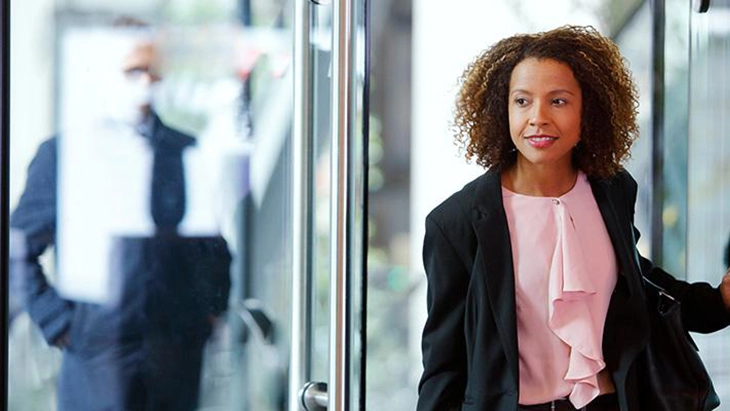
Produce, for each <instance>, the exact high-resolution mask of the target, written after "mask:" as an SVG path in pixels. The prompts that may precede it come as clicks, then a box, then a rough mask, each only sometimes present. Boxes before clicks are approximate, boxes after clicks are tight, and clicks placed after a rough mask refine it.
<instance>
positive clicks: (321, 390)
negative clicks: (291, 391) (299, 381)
mask: <svg viewBox="0 0 730 411" xmlns="http://www.w3.org/2000/svg"><path fill="white" fill-rule="evenodd" d="M299 399H300V401H301V405H302V408H303V409H304V410H305V411H326V410H327V406H328V404H329V395H328V394H327V383H324V382H315V381H310V382H308V383H306V384H304V386H303V387H302V389H301V390H300V391H299Z"/></svg>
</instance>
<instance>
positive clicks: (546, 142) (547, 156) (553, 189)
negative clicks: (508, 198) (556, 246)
mask: <svg viewBox="0 0 730 411" xmlns="http://www.w3.org/2000/svg"><path fill="white" fill-rule="evenodd" d="M509 99H510V101H509V103H508V105H507V107H508V113H509V124H510V136H511V137H512V143H513V144H514V145H515V148H516V149H517V152H518V154H517V163H516V164H515V167H513V168H511V169H509V170H506V171H505V173H504V185H505V187H507V188H509V189H510V190H512V191H516V192H518V193H523V194H530V195H542V196H559V195H562V194H565V193H566V192H568V190H570V188H571V187H572V186H573V183H574V182H575V169H574V167H573V160H572V152H573V148H574V147H575V146H576V144H578V142H579V141H580V132H581V130H580V116H581V109H582V101H583V100H582V99H583V97H582V95H581V89H580V85H579V84H578V81H576V79H575V76H573V70H571V68H570V66H568V65H567V64H564V63H561V62H560V61H558V60H552V59H542V60H538V59H535V58H528V59H525V60H523V61H522V62H521V63H519V64H518V65H517V66H515V68H514V70H512V79H511V80H510V92H509ZM536 173H538V174H542V175H545V173H550V174H551V178H550V181H549V182H546V183H543V184H541V187H537V186H535V185H533V184H530V182H531V181H533V180H534V179H535V178H536V177H537V175H535V174H536ZM518 176H522V177H525V178H523V179H521V180H517V178H516V177H518ZM548 185H549V186H548ZM541 188H544V189H546V190H547V191H543V190H541Z"/></svg>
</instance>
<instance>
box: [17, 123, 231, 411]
mask: <svg viewBox="0 0 730 411" xmlns="http://www.w3.org/2000/svg"><path fill="white" fill-rule="evenodd" d="M150 133H151V134H150V136H148V137H149V138H150V139H151V140H154V141H155V142H156V144H158V146H162V147H164V149H166V150H171V151H174V150H177V151H179V152H181V151H183V150H186V149H188V148H190V147H193V146H194V144H195V139H193V138H192V137H190V136H188V135H185V134H183V133H180V132H178V131H175V130H173V129H171V128H169V127H167V126H165V125H164V124H162V122H161V121H160V120H159V118H157V117H156V116H154V117H153V119H152V128H151V131H150ZM59 138H63V137H59ZM57 158H58V138H52V139H49V140H47V141H46V142H44V143H43V144H42V145H41V146H40V147H39V149H38V152H37V154H36V156H35V157H34V159H33V160H32V162H31V164H30V166H29V168H28V178H27V183H26V188H25V191H24V192H23V194H22V196H21V198H20V200H19V202H18V205H17V207H16V209H15V210H14V212H13V213H12V215H11V220H10V224H11V229H12V230H13V232H14V233H15V235H14V236H13V238H15V239H18V238H20V239H23V242H24V244H15V246H14V248H15V249H16V250H17V249H19V248H20V249H23V250H24V253H23V255H22V257H21V258H18V257H17V256H16V257H15V258H13V259H12V260H11V269H12V271H11V272H12V273H13V274H12V275H13V276H20V277H22V278H20V279H19V280H18V279H16V282H17V283H20V284H22V285H21V287H20V288H21V290H20V294H22V297H23V302H24V306H25V309H26V310H27V312H28V313H29V315H30V317H31V319H32V320H33V322H34V323H35V324H36V325H37V326H38V327H39V328H40V330H41V331H42V333H43V336H44V337H45V339H46V340H47V341H48V342H49V343H50V344H55V343H58V341H59V339H61V338H63V339H66V340H68V342H69V345H68V346H67V347H65V348H64V351H63V362H62V366H61V373H60V376H59V381H58V404H59V409H60V410H61V411H64V410H74V411H86V410H154V409H170V410H193V409H195V408H196V402H197V393H198V384H199V377H200V366H201V360H202V350H203V347H204V344H205V341H206V339H207V338H208V337H209V336H210V333H211V329H212V320H213V318H215V317H216V316H218V315H220V314H221V313H222V312H223V311H224V310H225V307H226V305H227V300H228V294H229V287H230V278H229V267H230V261H231V256H230V253H229V251H228V247H227V244H226V242H225V240H224V239H223V238H222V237H219V236H218V237H194V238H183V237H179V236H177V235H170V234H166V235H154V236H150V237H124V238H116V239H114V245H113V247H112V250H113V251H112V256H111V257H110V260H111V261H112V263H111V264H112V267H110V275H111V276H112V277H113V283H114V284H116V285H118V286H119V288H120V289H118V290H113V291H116V292H119V293H120V299H119V300H118V304H103V305H102V304H92V303H86V302H76V301H69V300H67V299H64V298H62V297H61V296H60V295H59V294H58V292H57V291H56V289H55V288H54V287H53V286H52V284H51V283H49V280H48V278H47V277H46V275H45V273H44V272H43V269H42V267H41V265H40V264H39V261H38V258H39V256H40V255H41V254H42V253H43V252H44V251H45V250H46V249H47V248H48V247H49V246H51V245H52V244H54V243H55V238H56V217H57V191H56V187H57ZM134 166H135V165H134V164H130V167H134ZM112 180H113V179H112ZM109 218H114V216H109ZM16 254H17V253H16Z"/></svg>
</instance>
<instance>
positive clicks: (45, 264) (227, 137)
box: [2, 0, 367, 411]
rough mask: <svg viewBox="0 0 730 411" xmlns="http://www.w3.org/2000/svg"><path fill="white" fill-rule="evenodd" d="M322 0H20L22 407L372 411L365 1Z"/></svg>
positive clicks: (16, 201) (14, 56)
mask: <svg viewBox="0 0 730 411" xmlns="http://www.w3.org/2000/svg"><path fill="white" fill-rule="evenodd" d="M320 3H322V4H320ZM323 3H325V2H317V3H316V4H315V2H309V1H301V0H297V1H294V0H292V1H286V0H282V1H275V2H271V1H267V0H218V1H214V2H209V1H192V2H190V1H185V2H183V1H171V2H140V1H133V2H127V3H125V5H121V4H120V3H117V2H110V1H105V0H84V1H80V2H73V4H71V3H70V2H67V1H62V0H42V1H39V2H33V4H30V3H28V4H26V3H22V2H21V3H17V4H13V10H12V16H11V24H10V30H11V39H12V43H11V48H10V58H11V60H10V61H11V64H10V68H11V70H10V77H11V83H12V84H13V87H12V90H11V91H10V101H11V103H12V104H11V107H12V108H11V110H10V118H11V120H12V121H11V124H12V128H11V130H10V133H9V135H10V138H9V140H10V141H9V146H10V165H9V169H8V171H9V175H10V189H9V196H8V198H3V201H5V202H6V204H7V205H9V208H10V225H11V227H10V230H9V233H8V236H9V237H8V238H9V239H10V245H11V257H10V259H9V266H10V270H9V279H10V281H9V284H8V285H9V287H6V288H5V289H7V290H8V291H7V292H8V297H9V299H10V307H11V312H10V316H9V331H8V339H7V343H8V353H9V355H8V356H9V365H8V374H9V375H10V378H9V382H8V387H7V390H8V396H7V401H8V404H9V409H10V410H38V409H44V410H55V409H59V410H84V409H100V408H103V407H117V409H134V410H145V409H149V410H153V409H174V410H256V411H268V410H285V409H286V410H290V411H291V410H297V409H300V408H301V399H300V397H299V392H298V391H299V388H300V387H301V386H302V385H303V384H304V383H306V382H307V381H322V382H325V383H330V380H331V378H332V375H339V376H341V377H342V380H341V381H340V382H339V383H338V384H335V385H338V386H339V387H340V391H338V392H340V394H337V395H338V397H337V398H341V399H342V400H341V401H342V402H341V403H342V404H343V405H342V406H339V407H333V408H332V409H355V408H356V407H357V406H358V404H359V403H360V400H359V398H360V395H359V393H360V389H359V381H360V378H350V374H351V373H359V372H361V369H362V368H361V366H360V364H361V361H362V355H361V353H360V351H358V352H356V353H355V352H354V351H353V344H359V346H360V347H362V346H363V345H362V343H360V342H359V341H361V336H362V335H363V334H362V332H361V330H359V329H355V328H354V327H361V322H360V321H359V316H360V315H361V314H362V312H363V311H362V310H363V309H362V303H363V301H364V300H363V298H361V295H362V293H363V292H364V289H363V288H362V287H361V284H362V278H363V275H364V274H363V273H364V270H363V258H362V256H363V255H364V241H363V240H362V239H363V238H364V237H363V235H364V220H363V215H364V214H363V210H364V207H365V199H364V191H362V188H363V187H364V178H365V174H364V167H363V165H364V164H365V160H364V149H363V147H364V144H365V142H364V135H365V134H364V133H363V130H362V129H360V128H358V127H359V126H357V124H361V123H359V119H360V118H362V116H363V113H364V112H365V111H364V110H365V107H366V106H365V99H364V95H365V93H364V90H365V89H364V84H365V79H366V78H367V76H366V73H367V71H366V69H365V59H364V58H363V56H364V50H365V49H364V44H365V38H366V36H365V35H364V33H365V21H364V16H365V14H364V11H365V2H364V1H352V2H342V3H344V4H345V5H346V7H347V9H346V10H347V13H345V14H342V13H341V14H340V15H339V16H336V13H339V12H341V10H342V9H341V7H343V5H342V4H339V3H338V4H323ZM304 5H306V8H303V7H304ZM302 10H305V12H306V14H305V19H303V20H302V19H299V15H298V14H297V13H300V12H301V11H302ZM343 16H349V17H343ZM304 20H306V22H307V27H306V36H304V37H302V36H300V35H299V34H297V32H296V30H297V29H299V28H300V27H299V26H297V25H298V24H300V23H301V21H304ZM297 22H299V23H297ZM333 28H336V29H337V30H339V31H337V30H333ZM335 32H338V33H340V37H339V39H340V40H339V42H337V41H335V40H333V39H334V36H335ZM348 33H358V35H356V36H352V35H350V34H348ZM333 44H339V45H340V47H341V48H340V50H345V49H346V50H349V51H347V52H346V53H345V54H344V56H346V57H341V56H343V54H342V53H341V52H339V53H335V52H333V47H332V45H333ZM355 53H359V54H357V56H358V57H357V58H356V54H355ZM302 58H304V60H305V61H302ZM339 58H346V59H348V60H347V64H346V65H345V69H344V70H340V72H339V74H337V75H333V70H334V69H335V67H337V64H335V63H333V61H337V59H339ZM305 78H306V81H305V83H307V84H308V87H309V90H310V91H309V92H306V93H301V92H300V91H296V90H298V89H297V87H298V86H297V84H300V83H302V81H301V80H302V79H305ZM297 79H298V80H297ZM335 80H336V81H335ZM333 82H334V83H333ZM333 84H339V85H340V86H339V87H340V88H339V90H340V91H342V90H344V89H347V90H350V91H349V92H348V94H347V95H348V100H347V102H346V104H341V105H340V106H338V107H340V108H339V112H340V113H347V117H346V118H344V117H342V115H341V114H340V115H339V116H338V115H334V114H333V113H334V111H333V107H336V106H335V105H334V104H333V102H332V101H333V98H332V96H333V94H332V93H333V90H335V87H334V86H333ZM343 84H346V86H344V87H345V88H342V87H343V86H342V85H343ZM293 85H294V87H293ZM4 92H5V93H7V90H4ZM302 114H304V116H305V118H306V120H302ZM298 116H299V117H298ZM337 118H338V119H341V120H335V119H337ZM343 118H344V120H342V119H343ZM336 121H340V122H341V123H339V124H344V126H340V132H339V133H335V132H333V129H334V128H335V127H334V126H333V125H334V124H337V123H336ZM3 138H4V139H5V138H7V136H6V135H4V136H3ZM5 141H7V140H5ZM333 142H336V144H337V147H340V148H342V147H344V151H340V154H339V156H338V157H337V159H338V160H337V162H335V161H334V160H333V158H335V157H334V155H333V154H332V152H333V151H334V150H333V148H332V147H333ZM300 155H304V157H300ZM333 170H334V171H333ZM3 171H5V170H3ZM333 187H340V188H344V190H341V191H337V192H335V191H333V190H334V188H333ZM335 198H336V199H337V200H334V199H335ZM335 215H339V216H340V219H339V220H337V219H336V217H335ZM343 216H344V217H343ZM2 217H3V219H4V218H5V217H6V216H5V215H3V216H2ZM333 227H337V229H338V230H339V231H337V232H336V231H335V230H334V228H333ZM335 233H336V235H335ZM335 238H336V240H335ZM335 244H337V245H336V246H335ZM333 256H338V258H339V259H338V260H337V261H339V262H340V263H341V262H343V261H344V262H346V263H345V264H339V265H338V264H337V263H335V259H334V257H333ZM297 273H299V274H297ZM302 279H304V280H305V281H302ZM333 285H335V288H336V291H337V293H333V292H332V289H333ZM335 302H337V303H338V304H339V306H337V307H338V308H333V307H334V306H333V304H334V303H335ZM334 312H340V313H344V314H343V315H342V316H341V317H340V318H341V319H343V320H342V321H339V322H335V321H333V320H331V319H330V317H331V314H332V313H334ZM340 327H346V329H344V328H340ZM334 335H340V336H345V337H346V338H345V339H340V340H339V342H338V344H340V345H339V346H337V348H335V344H334V343H333V341H335V339H334V337H332V336H334ZM302 347H304V348H303V349H302ZM358 349H359V348H358ZM332 353H336V355H341V353H345V354H344V356H341V357H340V362H339V363H338V364H340V366H341V367H345V368H343V369H344V370H345V375H342V374H335V373H333V372H332V371H331V368H332V367H333V366H334V364H335V361H333V360H332V359H331V358H332V355H333V354H332ZM294 374H297V377H296V378H295V377H294ZM300 375H301V376H303V377H302V378H300V377H299V376H300ZM343 381H344V384H347V386H343ZM329 385H330V387H332V386H333V384H331V383H330V384H329Z"/></svg>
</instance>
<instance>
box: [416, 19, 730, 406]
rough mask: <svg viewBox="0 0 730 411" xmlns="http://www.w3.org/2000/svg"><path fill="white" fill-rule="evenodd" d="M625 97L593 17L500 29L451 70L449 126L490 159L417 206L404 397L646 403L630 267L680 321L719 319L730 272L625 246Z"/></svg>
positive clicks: (628, 199) (629, 226) (689, 324)
mask: <svg viewBox="0 0 730 411" xmlns="http://www.w3.org/2000/svg"><path fill="white" fill-rule="evenodd" d="M636 107H637V93H636V88H635V86H634V83H633V81H632V80H631V74H630V73H629V71H628V69H627V67H626V65H625V63H624V59H623V57H622V56H621V54H620V52H619V50H618V48H617V47H616V45H615V44H614V43H613V42H612V41H611V40H609V39H608V38H606V37H604V36H603V35H601V34H600V33H598V32H597V31H596V30H594V29H593V28H591V27H575V26H564V27H560V28H557V29H554V30H551V31H547V32H543V33H537V34H526V35H515V36H512V37H508V38H506V39H504V40H501V41H499V42H497V43H496V44H495V45H494V46H492V47H491V48H489V49H488V50H486V51H485V52H484V53H482V54H481V55H480V56H478V57H477V59H476V60H475V61H474V62H473V63H472V64H471V65H470V66H469V67H468V68H467V70H466V71H465V72H464V75H463V77H462V88H461V90H460V94H459V96H458V100H457V107H456V124H457V126H458V127H459V128H458V130H457V137H456V138H457V141H459V142H461V143H463V144H464V145H465V146H466V156H467V158H472V157H476V158H477V162H478V163H479V164H480V165H482V166H484V167H485V168H487V169H488V170H487V171H486V173H484V174H483V175H482V176H480V177H478V178H477V179H475V180H474V181H472V182H471V183H469V184H467V185H466V186H464V188H463V189H461V190H460V191H458V192H456V193H455V194H453V195H452V196H451V197H449V198H448V199H446V200H445V201H444V202H442V203H441V204H440V205H439V206H437V207H436V208H435V209H434V210H433V211H432V212H431V213H430V214H429V215H428V216H427V217H426V234H425V239H424V245H423V259H424V266H425V269H426V276H427V279H428V299H427V302H428V319H427V321H426V324H425V327H424V330H423V337H422V347H423V365H424V371H423V374H422V377H421V381H420V384H419V400H418V410H420V411H426V410H457V409H461V410H497V411H519V410H556V409H558V410H579V409H580V410H588V411H618V410H621V411H634V410H644V409H657V408H656V407H652V406H651V405H650V404H651V400H652V396H653V395H656V394H657V392H656V391H652V390H651V389H648V388H647V386H646V385H645V384H646V382H645V381H644V379H643V378H642V376H643V375H644V374H645V373H646V372H647V371H646V367H642V364H643V362H642V361H644V358H645V357H646V354H644V353H645V347H646V346H647V340H648V339H649V337H650V336H649V331H648V330H649V321H650V316H649V314H650V313H649V310H648V309H647V304H646V300H645V299H646V297H645V295H644V287H643V279H644V278H646V279H648V280H650V281H651V282H652V283H655V284H658V285H659V286H661V287H662V288H663V289H664V290H666V291H667V292H668V293H669V294H670V295H672V296H675V297H677V299H678V300H679V301H680V302H681V303H682V316H683V320H684V321H685V323H686V324H685V325H686V328H687V329H688V330H690V331H702V332H712V331H716V330H719V329H721V328H724V327H727V326H728V325H730V274H726V275H725V281H724V282H723V284H722V285H720V286H719V287H717V288H715V287H712V286H711V285H709V284H707V283H687V282H684V281H680V280H677V279H675V278H674V277H673V276H672V275H670V274H668V273H666V272H665V271H664V270H662V269H661V268H659V267H656V266H654V265H653V263H652V262H651V261H649V260H647V259H645V258H643V257H641V256H640V255H639V253H638V251H637V249H636V242H637V240H638V230H636V228H635V227H634V207H635V202H636V194H637V184H636V182H635V181H634V179H633V177H632V176H631V175H630V174H629V173H628V172H627V171H626V170H624V168H623V162H624V160H626V159H627V157H628V155H629V149H630V147H631V145H632V143H633V141H634V139H635V137H636V135H637V124H636ZM548 358H549V359H550V360H549V361H546V359H548ZM665 360H666V361H672V360H673V358H666V359H665ZM680 408H681V407H680ZM681 409H682V410H684V409H686V408H681ZM702 409H703V410H705V409H711V408H702Z"/></svg>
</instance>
